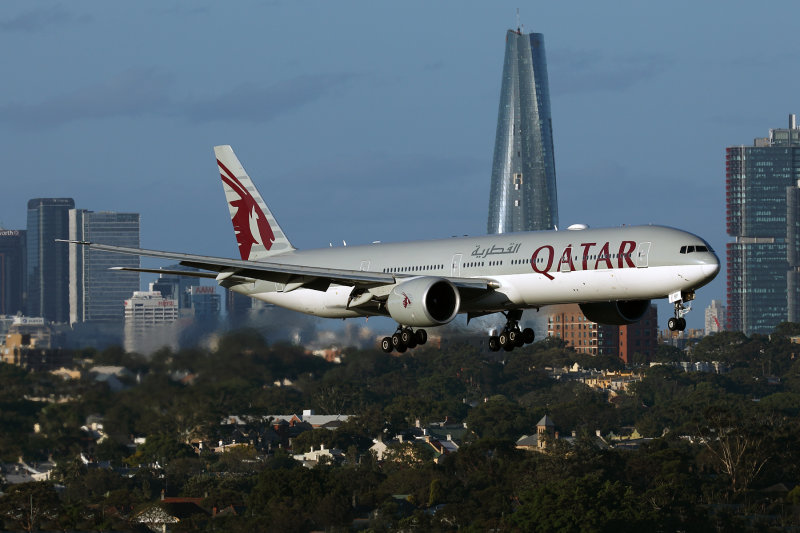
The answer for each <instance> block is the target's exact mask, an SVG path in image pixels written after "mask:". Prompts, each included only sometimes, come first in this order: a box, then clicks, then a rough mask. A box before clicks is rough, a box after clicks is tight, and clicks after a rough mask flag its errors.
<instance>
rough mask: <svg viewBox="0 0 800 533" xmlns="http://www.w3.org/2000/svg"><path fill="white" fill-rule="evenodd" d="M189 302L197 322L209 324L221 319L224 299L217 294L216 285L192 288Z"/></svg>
mask: <svg viewBox="0 0 800 533" xmlns="http://www.w3.org/2000/svg"><path fill="white" fill-rule="evenodd" d="M189 301H190V302H191V305H192V312H193V314H194V319H195V320H196V321H199V322H207V321H212V320H217V319H219V312H220V309H221V307H222V298H221V297H220V295H219V294H217V288H216V287H215V286H214V285H199V286H195V287H191V288H190V289H189Z"/></svg>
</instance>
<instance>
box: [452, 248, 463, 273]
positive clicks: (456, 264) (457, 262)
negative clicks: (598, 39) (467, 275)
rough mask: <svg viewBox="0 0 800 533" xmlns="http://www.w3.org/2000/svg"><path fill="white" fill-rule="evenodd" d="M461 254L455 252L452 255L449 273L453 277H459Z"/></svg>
mask: <svg viewBox="0 0 800 533" xmlns="http://www.w3.org/2000/svg"><path fill="white" fill-rule="evenodd" d="M462 255H463V254H455V255H454V256H453V262H452V268H451V269H450V275H451V276H453V277H455V278H460V277H461V257H462Z"/></svg>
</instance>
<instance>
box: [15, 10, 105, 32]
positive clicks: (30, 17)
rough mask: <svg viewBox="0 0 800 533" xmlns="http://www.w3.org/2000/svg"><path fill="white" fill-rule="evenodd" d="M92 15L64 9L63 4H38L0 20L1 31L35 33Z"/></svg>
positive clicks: (84, 20) (86, 18)
mask: <svg viewBox="0 0 800 533" xmlns="http://www.w3.org/2000/svg"><path fill="white" fill-rule="evenodd" d="M90 18H91V17H89V16H88V15H78V14H76V13H71V12H70V11H67V10H66V9H64V7H63V6H61V5H56V6H38V7H36V8H34V9H31V10H29V11H25V12H23V13H19V14H18V15H16V16H14V17H11V18H7V19H4V20H0V31H7V32H24V33H35V32H39V31H43V30H46V29H48V28H49V27H51V26H61V25H64V24H67V23H71V22H86V21H88V20H90Z"/></svg>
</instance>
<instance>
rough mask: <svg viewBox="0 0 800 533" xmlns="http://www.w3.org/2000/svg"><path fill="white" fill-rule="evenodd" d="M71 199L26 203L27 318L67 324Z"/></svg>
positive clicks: (40, 199) (30, 201)
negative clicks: (64, 240) (63, 240)
mask: <svg viewBox="0 0 800 533" xmlns="http://www.w3.org/2000/svg"><path fill="white" fill-rule="evenodd" d="M74 207H75V201H74V200H73V199H72V198H34V199H32V200H29V201H28V230H27V240H28V242H27V248H28V253H27V265H26V269H27V274H26V277H27V286H28V295H27V301H26V305H27V311H26V313H27V315H28V316H34V317H43V318H45V319H46V320H49V321H51V322H64V323H66V322H67V321H68V320H69V246H68V245H67V244H65V243H63V242H56V239H67V238H68V237H69V210H70V209H73V208H74Z"/></svg>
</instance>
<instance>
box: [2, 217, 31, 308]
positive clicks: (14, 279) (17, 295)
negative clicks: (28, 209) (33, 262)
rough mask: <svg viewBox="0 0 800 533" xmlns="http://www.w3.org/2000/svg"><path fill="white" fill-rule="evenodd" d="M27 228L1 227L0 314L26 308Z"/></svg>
mask: <svg viewBox="0 0 800 533" xmlns="http://www.w3.org/2000/svg"><path fill="white" fill-rule="evenodd" d="M24 287H25V230H18V229H12V230H8V229H3V228H2V227H0V315H15V314H17V313H19V312H21V311H23V310H24V304H23V302H24V297H25V289H24Z"/></svg>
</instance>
